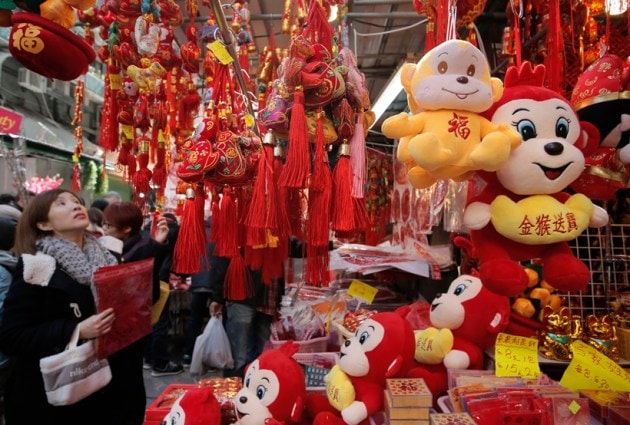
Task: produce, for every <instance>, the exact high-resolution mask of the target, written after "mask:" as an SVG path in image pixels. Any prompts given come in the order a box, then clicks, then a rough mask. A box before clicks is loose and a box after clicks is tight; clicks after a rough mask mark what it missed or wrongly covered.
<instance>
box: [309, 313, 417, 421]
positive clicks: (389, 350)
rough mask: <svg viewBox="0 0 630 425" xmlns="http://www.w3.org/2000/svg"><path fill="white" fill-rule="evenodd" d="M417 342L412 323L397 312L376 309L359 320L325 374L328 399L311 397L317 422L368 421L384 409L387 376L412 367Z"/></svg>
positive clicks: (311, 406)
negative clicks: (383, 311)
mask: <svg viewBox="0 0 630 425" xmlns="http://www.w3.org/2000/svg"><path fill="white" fill-rule="evenodd" d="M414 347H415V341H414V336H413V330H412V329H411V325H409V323H408V322H407V321H406V320H405V319H403V318H402V316H400V315H399V314H396V313H389V312H385V313H376V314H374V315H373V316H371V317H370V318H369V319H367V320H365V321H364V322H363V323H361V325H360V326H359V327H358V328H357V330H356V332H355V334H354V336H353V337H352V338H349V339H347V340H346V341H345V342H344V344H343V346H342V347H341V349H340V359H339V363H338V365H337V366H335V367H334V368H333V370H332V371H331V373H330V374H329V375H328V376H327V384H326V385H327V386H326V392H327V395H328V398H326V397H325V396H322V395H319V394H313V395H310V396H309V397H308V400H307V410H308V413H309V414H310V415H311V416H312V417H313V418H314V420H313V424H314V425H335V424H339V425H341V424H350V425H358V424H368V423H369V417H370V416H371V415H373V414H375V413H377V412H379V411H381V410H383V401H384V400H383V397H384V389H385V382H386V379H387V378H395V377H401V376H404V375H405V374H406V372H407V371H408V370H409V368H410V367H411V366H412V364H413V352H414ZM333 375H335V376H333Z"/></svg>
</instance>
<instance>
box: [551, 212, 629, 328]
mask: <svg viewBox="0 0 630 425" xmlns="http://www.w3.org/2000/svg"><path fill="white" fill-rule="evenodd" d="M571 246H572V249H573V251H574V253H575V255H576V256H577V257H578V258H580V259H581V260H582V261H584V263H585V264H586V265H587V266H588V268H589V269H590V270H591V282H590V283H589V285H588V288H587V289H586V290H585V291H578V292H568V293H567V294H566V297H567V305H568V306H569V307H570V308H571V311H572V313H573V314H579V315H581V316H582V318H584V317H586V316H587V315H589V314H596V315H602V314H606V313H609V312H610V308H611V307H610V302H611V301H612V300H614V295H613V294H614V293H615V292H616V291H618V290H619V289H621V288H627V287H629V286H630V281H629V277H628V274H629V269H630V252H629V249H630V225H625V224H611V225H608V226H606V227H603V228H600V229H594V228H588V229H587V230H586V231H585V232H584V233H583V234H582V235H580V236H579V237H578V238H577V239H575V240H574V241H572V242H571ZM543 273H544V272H543Z"/></svg>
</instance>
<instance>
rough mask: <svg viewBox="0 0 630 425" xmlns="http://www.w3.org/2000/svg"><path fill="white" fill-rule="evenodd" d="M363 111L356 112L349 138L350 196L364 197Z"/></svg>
mask: <svg viewBox="0 0 630 425" xmlns="http://www.w3.org/2000/svg"><path fill="white" fill-rule="evenodd" d="M363 116H364V113H363V112H360V113H358V114H357V122H356V123H355V125H354V133H353V134H352V139H350V164H351V167H352V197H354V198H364V197H365V132H364V130H363Z"/></svg>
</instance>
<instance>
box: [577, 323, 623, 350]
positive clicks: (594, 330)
mask: <svg viewBox="0 0 630 425" xmlns="http://www.w3.org/2000/svg"><path fill="white" fill-rule="evenodd" d="M582 340H583V341H584V342H586V343H587V344H588V345H590V346H591V347H593V348H595V349H596V350H597V351H599V352H601V353H602V354H604V355H605V356H607V357H609V358H611V359H612V360H614V361H619V349H618V348H617V344H618V342H619V340H618V338H617V327H616V326H615V324H614V322H613V319H612V317H611V316H610V315H608V314H606V315H604V316H601V317H597V316H595V315H594V314H589V315H588V316H586V320H585V323H584V333H583V334H582Z"/></svg>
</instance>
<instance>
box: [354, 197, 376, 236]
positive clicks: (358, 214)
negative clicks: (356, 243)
mask: <svg viewBox="0 0 630 425" xmlns="http://www.w3.org/2000/svg"><path fill="white" fill-rule="evenodd" d="M352 203H353V205H354V224H355V230H357V231H359V232H362V231H364V230H365V229H367V228H368V227H369V226H370V225H371V224H372V220H370V216H369V215H368V213H367V208H366V207H365V199H363V198H352Z"/></svg>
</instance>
